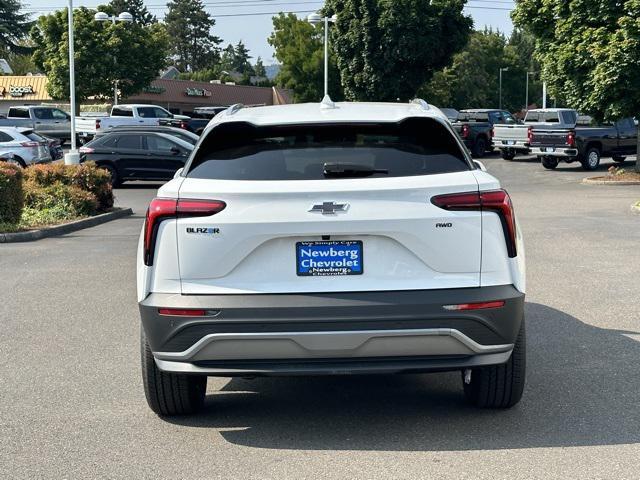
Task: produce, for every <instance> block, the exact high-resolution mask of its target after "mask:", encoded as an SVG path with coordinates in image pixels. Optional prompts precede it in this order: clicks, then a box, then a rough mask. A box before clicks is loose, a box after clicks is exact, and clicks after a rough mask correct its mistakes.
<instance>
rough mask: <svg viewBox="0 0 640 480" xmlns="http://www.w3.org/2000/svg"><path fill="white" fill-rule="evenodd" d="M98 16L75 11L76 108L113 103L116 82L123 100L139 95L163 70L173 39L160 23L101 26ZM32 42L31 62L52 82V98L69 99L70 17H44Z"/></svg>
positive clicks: (33, 32)
mask: <svg viewBox="0 0 640 480" xmlns="http://www.w3.org/2000/svg"><path fill="white" fill-rule="evenodd" d="M94 14H95V12H94V11H92V10H89V9H87V8H84V7H81V8H78V9H75V10H74V22H73V23H74V37H75V45H74V48H75V59H76V60H75V68H76V97H77V99H78V102H82V101H84V100H87V99H88V98H89V97H96V96H97V97H103V98H110V97H112V95H113V93H112V92H113V86H114V84H115V82H116V81H117V82H118V88H119V90H120V94H121V95H122V96H123V97H127V96H131V95H133V94H135V93H137V92H139V91H141V90H142V89H143V88H144V87H146V86H147V85H149V83H150V82H151V81H152V80H153V79H155V78H156V77H157V75H158V71H159V70H160V69H161V68H162V67H164V66H165V62H166V57H167V51H168V43H169V39H168V37H167V34H166V31H165V30H164V27H163V26H162V25H161V24H157V23H156V24H153V25H150V26H142V25H139V24H135V23H134V24H123V23H116V24H115V25H113V24H111V22H104V23H98V22H95V20H94V18H93V16H94ZM31 38H32V40H33V42H34V44H35V51H34V55H33V60H34V62H35V64H36V65H37V66H38V68H40V69H41V70H42V71H43V72H45V73H46V74H47V76H48V77H49V84H48V86H47V90H48V92H49V94H50V95H51V96H52V97H53V98H54V99H66V98H68V96H69V53H68V36H67V11H66V10H59V11H56V12H54V13H52V14H51V15H46V16H42V17H40V18H39V19H38V22H37V24H36V26H35V27H34V28H33V29H32V30H31Z"/></svg>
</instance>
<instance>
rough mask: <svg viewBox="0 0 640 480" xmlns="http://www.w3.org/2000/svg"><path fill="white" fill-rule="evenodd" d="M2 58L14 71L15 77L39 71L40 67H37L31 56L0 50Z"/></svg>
mask: <svg viewBox="0 0 640 480" xmlns="http://www.w3.org/2000/svg"><path fill="white" fill-rule="evenodd" d="M0 58H4V59H6V60H7V63H8V64H9V66H10V67H11V70H13V75H26V74H27V73H35V72H37V71H38V67H36V64H35V63H34V62H33V59H32V57H31V55H23V54H18V53H12V52H9V51H8V50H5V51H4V52H2V50H0ZM0 75H1V73H0Z"/></svg>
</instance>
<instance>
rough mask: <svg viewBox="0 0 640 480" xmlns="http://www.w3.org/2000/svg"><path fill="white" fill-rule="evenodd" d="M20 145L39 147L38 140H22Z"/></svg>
mask: <svg viewBox="0 0 640 480" xmlns="http://www.w3.org/2000/svg"><path fill="white" fill-rule="evenodd" d="M20 145H22V146H23V147H39V146H40V144H39V143H38V142H22V143H21V144H20Z"/></svg>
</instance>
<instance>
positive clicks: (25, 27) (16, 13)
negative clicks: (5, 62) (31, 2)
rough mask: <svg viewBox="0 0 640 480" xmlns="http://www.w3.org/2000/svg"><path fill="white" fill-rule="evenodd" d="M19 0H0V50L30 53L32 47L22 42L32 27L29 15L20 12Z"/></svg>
mask: <svg viewBox="0 0 640 480" xmlns="http://www.w3.org/2000/svg"><path fill="white" fill-rule="evenodd" d="M21 8H22V5H21V4H20V1H19V0H0V50H8V51H10V52H12V53H17V54H23V55H24V54H30V53H31V49H30V48H29V47H26V46H25V45H23V44H22V40H24V39H25V38H26V37H27V35H28V33H29V29H30V28H31V24H32V22H30V21H29V15H28V14H26V13H20V9H21Z"/></svg>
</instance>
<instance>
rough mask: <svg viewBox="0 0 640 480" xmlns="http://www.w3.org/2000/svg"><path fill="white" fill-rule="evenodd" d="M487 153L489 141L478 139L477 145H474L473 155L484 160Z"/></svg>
mask: <svg viewBox="0 0 640 480" xmlns="http://www.w3.org/2000/svg"><path fill="white" fill-rule="evenodd" d="M486 152H487V141H486V140H485V139H484V138H483V137H479V138H477V139H476V143H474V144H473V152H472V155H473V157H474V158H482V157H484V154H485V153H486Z"/></svg>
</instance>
